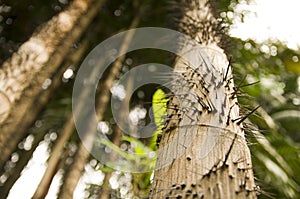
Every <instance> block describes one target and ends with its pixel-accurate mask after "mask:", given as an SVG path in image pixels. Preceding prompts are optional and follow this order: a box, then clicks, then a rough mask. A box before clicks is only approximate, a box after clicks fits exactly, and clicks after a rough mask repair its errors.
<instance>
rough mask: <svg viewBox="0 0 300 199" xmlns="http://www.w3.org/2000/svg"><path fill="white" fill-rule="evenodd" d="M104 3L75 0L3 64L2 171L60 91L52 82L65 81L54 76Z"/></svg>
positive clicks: (0, 77)
mask: <svg viewBox="0 0 300 199" xmlns="http://www.w3.org/2000/svg"><path fill="white" fill-rule="evenodd" d="M102 3H103V1H102V0H100V1H99V0H74V1H73V2H72V3H71V4H70V5H69V7H68V8H67V9H66V10H65V11H63V12H61V13H60V14H58V15H57V16H55V17H53V18H52V19H51V20H50V21H48V22H47V23H45V24H43V25H42V26H41V27H39V28H38V30H37V31H36V32H35V33H34V34H33V35H32V36H31V38H30V39H29V40H28V41H27V42H25V43H24V44H23V45H22V46H20V48H19V50H18V51H17V52H16V53H14V54H13V55H12V57H11V58H10V59H8V60H7V61H6V62H4V63H3V65H2V67H1V69H0V101H1V105H0V128H1V134H0V151H1V157H0V169H2V168H3V166H4V163H5V162H6V161H7V160H8V159H9V156H10V154H11V153H12V152H13V150H15V148H16V146H17V144H18V142H19V141H20V140H21V139H22V138H23V137H24V135H25V133H26V129H28V127H29V126H30V125H31V124H32V123H33V122H34V120H35V118H36V116H37V114H38V113H39V112H40V110H41V109H42V107H43V106H44V105H45V104H46V103H47V101H48V99H49V98H50V96H51V93H52V91H53V90H54V89H55V88H56V87H58V85H59V84H57V85H53V84H51V82H53V81H54V80H53V79H52V78H54V79H55V78H56V79H60V78H61V77H60V76H56V77H55V76H54V75H55V74H56V73H57V71H59V66H60V64H61V63H62V61H63V59H64V57H65V55H67V53H68V52H69V50H70V47H71V46H72V44H73V43H74V42H76V41H77V40H78V39H79V36H80V35H81V33H82V32H83V31H84V30H85V28H86V27H87V25H88V24H89V23H90V21H91V20H92V19H93V17H94V16H95V14H96V13H97V11H98V10H99V8H100V6H101V5H102ZM53 76H54V77H53ZM41 95H42V96H43V97H40V96H41ZM27 113H30V114H27Z"/></svg>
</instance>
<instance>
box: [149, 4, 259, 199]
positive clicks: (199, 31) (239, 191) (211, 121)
mask: <svg viewBox="0 0 300 199" xmlns="http://www.w3.org/2000/svg"><path fill="white" fill-rule="evenodd" d="M183 2H185V3H183ZM179 7H180V10H181V12H182V13H181V14H182V16H181V19H180V20H179V24H178V26H179V30H180V31H182V32H183V33H186V34H188V35H190V36H191V37H192V38H193V39H195V40H196V41H197V42H198V43H199V44H200V45H201V46H202V47H203V48H202V49H201V51H197V52H192V53H189V55H188V57H189V58H190V60H193V63H197V64H196V65H193V66H192V65H191V64H189V63H187V62H186V61H185V60H182V59H180V58H177V60H176V62H175V75H174V86H173V91H172V92H173V94H174V95H173V96H172V97H171V98H170V102H169V104H168V112H167V119H166V125H165V127H164V129H163V130H164V132H163V134H162V137H161V141H160V143H159V151H158V159H157V165H156V170H155V173H154V180H153V185H152V189H151V194H150V196H151V197H152V198H211V199H216V198H224V199H225V198H226V199H234V198H239V199H240V198H256V191H255V183H254V176H253V171H252V163H251V156H250V151H249V148H248V146H247V142H246V140H245V136H244V131H243V126H242V121H243V120H244V119H245V117H246V116H245V117H241V116H240V115H239V107H238V104H237V99H236V88H235V87H234V84H233V79H232V74H231V69H230V63H229V62H228V60H227V58H226V55H225V53H224V51H223V50H222V49H221V48H220V47H219V46H218V45H219V43H220V41H221V34H220V32H219V31H218V27H219V25H220V24H219V22H218V21H217V20H216V18H215V17H214V16H213V14H212V10H211V7H210V5H209V2H208V1H207V0H191V1H181V3H180V4H179ZM179 50H180V49H179ZM176 80H179V81H176Z"/></svg>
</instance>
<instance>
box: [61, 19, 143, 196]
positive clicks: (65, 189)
mask: <svg viewBox="0 0 300 199" xmlns="http://www.w3.org/2000/svg"><path fill="white" fill-rule="evenodd" d="M139 19H140V18H139V15H138V16H137V17H135V19H134V20H133V22H132V24H131V26H130V28H136V27H137V25H138V23H139ZM132 37H133V33H130V34H128V35H126V37H125V38H124V42H123V44H122V45H121V47H120V54H124V52H126V50H127V48H128V45H129V44H130V42H131V40H132ZM124 59H125V55H122V56H119V57H118V59H117V60H116V61H115V63H114V64H113V66H112V68H111V69H110V75H109V76H108V77H107V79H106V80H105V83H104V85H103V86H102V89H101V93H100V96H99V98H98V100H97V118H98V120H99V121H101V120H102V119H103V114H104V112H105V110H106V107H107V104H108V102H109V99H110V88H111V87H112V86H113V83H114V80H115V79H116V78H117V76H118V74H119V71H120V69H121V67H122V63H123V61H124ZM88 128H89V129H88V130H87V132H86V135H85V136H84V138H83V139H84V140H82V143H80V144H79V147H78V150H77V152H76V154H75V157H74V160H73V163H72V165H71V166H70V168H69V170H68V172H67V173H66V175H65V182H64V184H63V185H62V187H61V190H60V194H59V198H61V199H69V198H70V199H71V198H73V192H74V190H75V188H76V186H77V184H78V181H79V179H80V177H81V174H82V172H83V170H84V166H85V164H86V161H87V160H88V158H89V155H90V153H89V151H91V150H92V147H93V144H94V136H95V133H96V132H94V131H93V130H91V129H92V128H93V127H88ZM83 143H85V144H83Z"/></svg>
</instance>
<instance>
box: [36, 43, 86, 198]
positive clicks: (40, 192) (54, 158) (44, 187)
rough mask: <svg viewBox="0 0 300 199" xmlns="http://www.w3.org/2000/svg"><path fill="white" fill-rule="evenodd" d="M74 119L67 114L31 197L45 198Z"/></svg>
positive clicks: (73, 58)
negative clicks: (41, 176)
mask: <svg viewBox="0 0 300 199" xmlns="http://www.w3.org/2000/svg"><path fill="white" fill-rule="evenodd" d="M87 43H88V42H83V43H81V45H80V47H79V49H78V50H77V51H76V52H74V54H73V55H72V56H71V59H70V61H69V63H67V64H66V65H68V66H70V65H76V64H77V63H78V62H79V61H80V59H81V58H82V55H83V54H84V52H85V51H86V48H87V45H88V44H87ZM74 129H75V127H74V121H73V114H72V113H70V114H69V116H68V119H67V121H66V123H65V124H64V127H63V129H62V131H61V132H60V135H59V137H58V139H57V141H56V143H55V146H54V147H53V150H52V152H51V156H50V157H49V160H48V165H47V169H46V171H45V173H44V175H43V178H42V179H41V182H40V184H39V186H38V187H37V189H36V191H35V193H34V195H33V197H32V198H33V199H39V198H45V197H46V195H47V193H48V190H49V188H50V185H51V182H52V180H53V178H54V176H55V174H56V172H57V165H59V162H60V160H61V156H62V154H63V151H64V146H65V143H67V141H68V140H69V138H70V136H71V135H72V133H73V132H74Z"/></svg>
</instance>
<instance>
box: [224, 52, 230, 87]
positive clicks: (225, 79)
mask: <svg viewBox="0 0 300 199" xmlns="http://www.w3.org/2000/svg"><path fill="white" fill-rule="evenodd" d="M228 62H229V63H228V66H227V69H226V73H225V76H224V77H223V82H225V81H227V75H228V72H229V68H230V66H231V57H230V58H229V60H228Z"/></svg>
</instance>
